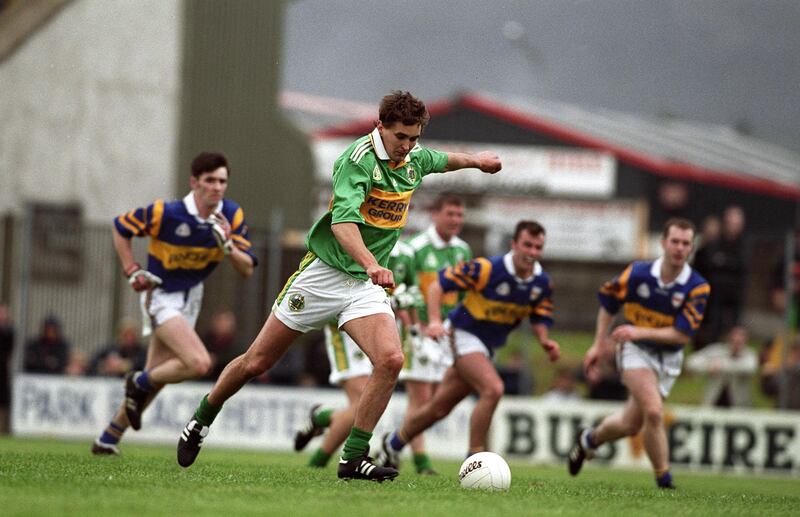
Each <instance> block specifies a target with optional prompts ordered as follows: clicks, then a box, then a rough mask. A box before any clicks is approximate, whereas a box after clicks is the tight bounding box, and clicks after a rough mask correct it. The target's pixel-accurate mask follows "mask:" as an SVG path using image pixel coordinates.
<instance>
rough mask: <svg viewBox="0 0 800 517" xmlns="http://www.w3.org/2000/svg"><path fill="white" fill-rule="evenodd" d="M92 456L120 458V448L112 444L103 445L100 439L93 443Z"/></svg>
mask: <svg viewBox="0 0 800 517" xmlns="http://www.w3.org/2000/svg"><path fill="white" fill-rule="evenodd" d="M92 454H94V455H95V456H119V455H120V452H119V448H118V447H117V446H116V445H114V444H112V443H103V442H101V441H100V440H99V439H97V440H95V441H94V443H92Z"/></svg>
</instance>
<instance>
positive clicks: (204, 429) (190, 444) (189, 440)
mask: <svg viewBox="0 0 800 517" xmlns="http://www.w3.org/2000/svg"><path fill="white" fill-rule="evenodd" d="M210 429H211V428H210V427H208V426H207V425H200V423H198V422H197V420H195V419H194V418H193V419H191V420H189V423H188V424H186V427H184V428H183V431H182V432H181V438H180V440H178V465H180V466H181V467H188V466H190V465H191V464H192V463H194V460H195V459H196V458H197V455H198V454H200V447H201V446H202V445H203V438H205V437H206V436H208V431H209V430H210Z"/></svg>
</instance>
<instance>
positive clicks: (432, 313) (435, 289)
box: [425, 281, 442, 323]
mask: <svg viewBox="0 0 800 517" xmlns="http://www.w3.org/2000/svg"><path fill="white" fill-rule="evenodd" d="M425 300H426V302H425V304H426V306H427V308H428V323H441V322H442V286H441V285H440V284H439V282H438V281H437V282H431V285H430V286H428V293H427V296H426V298H425Z"/></svg>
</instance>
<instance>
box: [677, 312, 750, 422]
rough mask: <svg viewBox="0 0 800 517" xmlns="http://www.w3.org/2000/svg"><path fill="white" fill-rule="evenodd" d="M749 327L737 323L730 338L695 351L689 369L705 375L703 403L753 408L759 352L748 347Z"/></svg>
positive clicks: (690, 359)
mask: <svg viewBox="0 0 800 517" xmlns="http://www.w3.org/2000/svg"><path fill="white" fill-rule="evenodd" d="M748 337H749V335H748V332H747V329H746V328H745V327H743V326H741V325H737V326H735V327H733V328H731V329H730V331H729V332H728V335H727V339H726V340H725V341H722V342H718V343H712V344H710V345H708V346H706V347H705V348H703V349H702V350H699V351H697V352H694V353H693V354H692V355H690V356H689V358H688V359H687V361H686V368H687V369H688V370H689V371H691V372H693V373H697V374H702V375H705V376H706V377H707V378H706V386H705V392H704V393H703V405H704V406H717V407H750V406H752V404H753V401H752V382H751V380H752V379H753V376H754V375H755V374H756V373H757V371H758V355H757V354H756V352H755V351H754V350H752V349H750V348H749V347H748V346H747V340H748Z"/></svg>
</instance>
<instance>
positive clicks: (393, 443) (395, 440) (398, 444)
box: [389, 431, 406, 451]
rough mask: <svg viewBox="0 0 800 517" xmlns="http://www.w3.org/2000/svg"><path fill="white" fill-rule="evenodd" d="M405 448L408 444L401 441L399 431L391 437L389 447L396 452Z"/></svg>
mask: <svg viewBox="0 0 800 517" xmlns="http://www.w3.org/2000/svg"><path fill="white" fill-rule="evenodd" d="M405 446H406V442H404V441H403V440H401V439H400V434H399V433H398V432H397V431H395V432H393V433H392V436H390V437H389V447H391V448H392V449H394V450H396V451H402V450H403V447H405Z"/></svg>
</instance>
